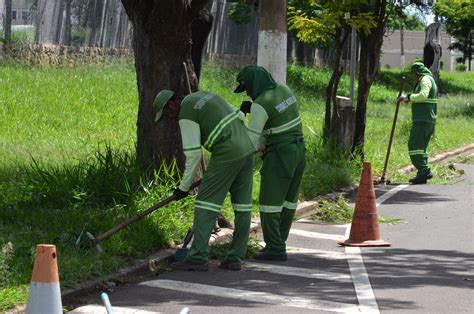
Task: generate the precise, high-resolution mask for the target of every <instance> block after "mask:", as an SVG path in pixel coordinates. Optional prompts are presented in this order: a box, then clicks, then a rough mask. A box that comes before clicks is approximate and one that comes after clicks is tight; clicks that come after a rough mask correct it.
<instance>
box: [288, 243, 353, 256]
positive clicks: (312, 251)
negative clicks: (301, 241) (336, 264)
mask: <svg viewBox="0 0 474 314" xmlns="http://www.w3.org/2000/svg"><path fill="white" fill-rule="evenodd" d="M286 252H287V253H288V254H292V253H293V254H308V255H313V256H316V257H319V258H327V259H346V254H345V253H344V252H336V251H325V250H317V249H305V248H297V247H293V246H287V247H286Z"/></svg>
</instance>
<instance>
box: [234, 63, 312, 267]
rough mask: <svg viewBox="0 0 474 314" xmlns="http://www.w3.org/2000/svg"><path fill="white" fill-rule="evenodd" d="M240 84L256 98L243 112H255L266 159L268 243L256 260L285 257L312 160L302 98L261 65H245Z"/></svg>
mask: <svg viewBox="0 0 474 314" xmlns="http://www.w3.org/2000/svg"><path fill="white" fill-rule="evenodd" d="M237 82H238V84H239V85H238V86H237V88H236V89H235V91H234V92H236V93H241V92H243V91H246V92H247V95H248V96H250V98H251V99H252V101H253V102H243V103H242V106H241V111H243V112H244V113H250V116H251V117H250V121H249V125H248V128H249V131H250V139H251V140H252V143H254V145H255V148H256V150H257V151H260V152H262V158H263V164H262V168H261V170H260V175H261V180H260V195H259V209H260V220H261V224H262V231H263V238H264V241H265V244H266V246H265V248H264V249H263V250H261V251H260V252H258V253H257V254H256V256H255V258H256V259H258V260H275V261H285V260H287V255H286V240H287V239H288V234H289V232H290V228H291V224H292V222H293V217H294V215H295V211H296V206H297V202H298V193H299V188H300V184H301V179H302V177H303V171H304V168H305V161H306V148H305V144H304V141H303V132H302V127H301V117H300V113H299V110H298V105H297V103H296V97H295V95H294V94H293V92H292V91H291V90H290V89H289V88H288V87H287V86H286V85H282V84H277V83H276V82H275V80H274V79H273V78H272V76H271V75H270V73H268V71H267V70H265V68H263V67H260V66H247V67H245V68H243V69H242V70H241V71H240V72H239V73H238V75H237Z"/></svg>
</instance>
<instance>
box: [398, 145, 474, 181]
mask: <svg viewBox="0 0 474 314" xmlns="http://www.w3.org/2000/svg"><path fill="white" fill-rule="evenodd" d="M471 150H472V151H473V152H474V143H470V144H467V145H465V146H462V147H461V148H458V149H455V150H452V151H449V152H445V153H441V154H438V155H436V156H434V157H433V158H430V159H428V163H430V164H432V163H437V162H440V161H443V160H446V159H449V158H451V157H455V156H458V155H461V154H464V153H467V152H469V151H471ZM414 170H415V167H414V166H413V165H410V166H406V167H403V168H402V169H398V173H400V174H408V173H410V172H412V171H414Z"/></svg>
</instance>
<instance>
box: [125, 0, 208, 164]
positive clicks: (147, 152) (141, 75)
mask: <svg viewBox="0 0 474 314" xmlns="http://www.w3.org/2000/svg"><path fill="white" fill-rule="evenodd" d="M205 2H206V1H200V2H199V1H196V0H195V1H193V2H192V6H190V5H189V3H190V2H189V1H187V0H174V1H168V0H160V1H133V0H122V3H123V5H124V7H125V10H126V12H127V15H128V16H129V18H130V21H131V22H132V25H133V49H134V52H135V68H136V72H137V84H138V93H139V108H138V121H137V153H136V154H137V162H138V164H139V166H140V167H141V169H142V170H143V171H145V172H146V173H151V172H152V171H153V170H154V169H157V168H158V167H159V166H160V165H161V162H162V161H163V160H165V161H167V162H171V161H172V160H173V159H174V158H176V159H177V161H178V164H179V165H180V166H181V167H183V163H184V155H183V152H182V147H181V139H180V132H179V126H178V123H177V121H169V120H166V119H162V120H161V121H160V122H159V123H155V122H154V117H155V112H154V110H153V100H154V98H155V96H156V94H157V93H158V92H159V91H160V90H162V89H171V90H173V91H174V92H176V94H178V95H186V94H188V91H187V85H186V76H185V73H184V67H183V62H186V63H187V65H188V69H189V71H190V73H189V74H190V78H191V88H192V90H196V89H197V81H196V79H195V76H194V67H193V64H192V60H191V48H192V47H191V46H192V44H191V43H192V42H191V24H192V21H193V19H194V17H195V15H196V14H197V13H198V12H199V10H200V9H201V8H202V6H203V5H204V4H205Z"/></svg>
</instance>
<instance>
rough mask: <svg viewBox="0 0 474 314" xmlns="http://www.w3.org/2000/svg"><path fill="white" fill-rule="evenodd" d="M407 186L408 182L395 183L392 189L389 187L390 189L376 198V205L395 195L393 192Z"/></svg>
mask: <svg viewBox="0 0 474 314" xmlns="http://www.w3.org/2000/svg"><path fill="white" fill-rule="evenodd" d="M407 186H408V184H401V185H397V186H396V187H394V188H393V189H391V190H390V191H388V192H386V193H385V194H383V195H381V196H380V197H379V198H378V199H377V204H376V206H377V207H379V206H380V204H382V203H383V202H385V201H386V200H388V199H389V198H391V197H392V196H393V195H395V193H397V192H399V191H401V190H403V189H404V188H406V187H407Z"/></svg>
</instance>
